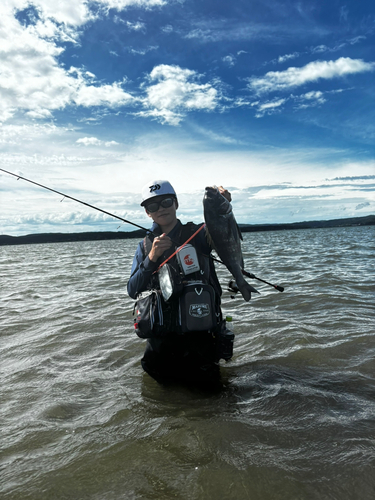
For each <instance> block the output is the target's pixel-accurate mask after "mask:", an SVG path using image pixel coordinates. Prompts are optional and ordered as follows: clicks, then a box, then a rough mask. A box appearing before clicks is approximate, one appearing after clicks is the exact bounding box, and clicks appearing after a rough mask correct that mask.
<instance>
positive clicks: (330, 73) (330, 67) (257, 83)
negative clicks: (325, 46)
mask: <svg viewBox="0 0 375 500" xmlns="http://www.w3.org/2000/svg"><path fill="white" fill-rule="evenodd" d="M374 70H375V63H373V62H371V63H367V62H365V61H363V60H362V59H351V58H350V57H340V58H339V59H337V60H336V61H314V62H311V63H308V64H306V66H303V67H302V68H296V67H290V68H288V69H287V70H285V71H269V72H268V73H266V75H265V76H263V77H253V78H250V79H249V81H248V86H249V88H250V89H251V90H253V91H254V92H256V93H257V94H262V93H266V92H275V91H283V90H288V89H291V88H294V87H298V86H301V85H304V84H306V83H310V82H315V81H317V80H321V79H326V80H327V79H332V78H338V77H342V76H346V75H350V74H355V73H363V72H367V71H374Z"/></svg>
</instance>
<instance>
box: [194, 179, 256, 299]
mask: <svg viewBox="0 0 375 500" xmlns="http://www.w3.org/2000/svg"><path fill="white" fill-rule="evenodd" d="M203 209H204V220H205V223H206V234H207V238H208V241H209V243H210V244H211V246H212V247H213V248H214V250H215V251H216V252H217V254H218V256H219V257H220V259H221V260H222V261H223V263H224V264H225V266H226V268H227V269H228V271H229V272H230V273H231V274H232V276H233V277H234V279H235V281H236V284H237V287H238V288H239V290H240V292H241V294H242V296H243V298H244V299H245V300H246V301H248V300H250V299H251V292H253V293H259V292H258V290H256V289H255V288H254V287H252V286H251V285H249V283H248V282H247V281H246V280H245V278H244V277H243V274H242V270H243V268H244V263H243V256H242V250H241V240H242V235H241V231H240V228H239V227H238V225H237V222H236V219H235V218H234V215H233V211H232V205H231V204H230V202H229V201H228V200H227V199H226V198H225V197H224V196H223V195H222V194H221V193H220V191H219V190H218V188H217V187H216V186H214V187H206V190H205V193H204V198H203Z"/></svg>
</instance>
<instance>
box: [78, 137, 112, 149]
mask: <svg viewBox="0 0 375 500" xmlns="http://www.w3.org/2000/svg"><path fill="white" fill-rule="evenodd" d="M76 144H82V145H83V146H105V147H107V148H108V147H110V146H117V145H118V144H119V143H118V142H116V141H102V140H100V139H98V138H97V137H81V138H80V139H78V140H77V141H76Z"/></svg>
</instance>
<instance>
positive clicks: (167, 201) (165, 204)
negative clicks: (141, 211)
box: [145, 198, 174, 214]
mask: <svg viewBox="0 0 375 500" xmlns="http://www.w3.org/2000/svg"><path fill="white" fill-rule="evenodd" d="M173 202H174V198H164V200H161V201H154V202H153V203H149V204H148V205H146V207H145V208H146V210H147V212H149V213H150V214H152V213H154V212H157V211H158V210H159V208H160V207H162V208H169V207H171V206H172V205H173Z"/></svg>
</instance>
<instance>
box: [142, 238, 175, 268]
mask: <svg viewBox="0 0 375 500" xmlns="http://www.w3.org/2000/svg"><path fill="white" fill-rule="evenodd" d="M171 246H172V241H171V239H170V238H169V236H167V235H166V234H165V233H163V234H162V235H161V236H156V238H154V241H153V243H152V247H151V250H150V253H149V254H148V258H149V259H150V260H151V261H152V262H156V261H157V260H158V259H159V258H160V257H161V256H162V255H163V253H164V252H165V251H166V250H168V248H171Z"/></svg>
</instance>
